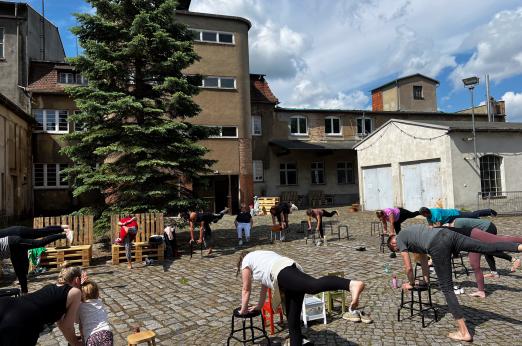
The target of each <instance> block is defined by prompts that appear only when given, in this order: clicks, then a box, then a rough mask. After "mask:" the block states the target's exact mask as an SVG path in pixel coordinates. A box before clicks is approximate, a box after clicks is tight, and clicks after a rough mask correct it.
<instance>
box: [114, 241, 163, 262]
mask: <svg viewBox="0 0 522 346" xmlns="http://www.w3.org/2000/svg"><path fill="white" fill-rule="evenodd" d="M132 245H133V246H132V250H131V253H132V261H133V262H141V261H143V260H145V258H148V259H154V260H156V261H163V260H164V259H165V244H164V243H161V244H150V243H149V242H134V243H132ZM121 262H127V257H126V256H125V246H123V245H117V244H113V245H112V264H119V263H121Z"/></svg>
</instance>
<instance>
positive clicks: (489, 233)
mask: <svg viewBox="0 0 522 346" xmlns="http://www.w3.org/2000/svg"><path fill="white" fill-rule="evenodd" d="M450 226H454V227H455V228H451V227H450V229H451V230H453V231H455V232H458V233H460V234H463V235H465V236H467V237H470V238H473V239H477V240H480V241H482V242H484V243H502V242H511V243H522V237H517V236H500V235H497V228H496V227H495V225H494V224H493V223H492V222H490V221H488V220H481V219H467V218H462V219H455V221H453V223H452V224H450ZM481 256H482V254H480V253H477V252H470V253H469V256H468V258H469V263H470V265H471V268H472V269H473V273H474V274H475V281H476V282H477V291H475V292H473V293H471V294H470V296H472V297H480V298H486V292H485V290H484V274H482V270H481V268H480V257H481ZM484 257H485V258H486V262H487V263H488V265H489V267H490V269H491V274H492V275H490V277H499V275H498V273H497V267H496V262H495V258H494V257H498V258H502V259H505V260H507V261H510V262H511V264H512V267H511V271H512V272H514V271H516V269H517V268H518V267H520V259H519V258H514V257H512V256H511V255H508V254H506V253H504V252H499V253H494V254H489V255H488V254H487V255H485V256H484Z"/></svg>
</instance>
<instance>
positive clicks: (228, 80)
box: [201, 77, 236, 89]
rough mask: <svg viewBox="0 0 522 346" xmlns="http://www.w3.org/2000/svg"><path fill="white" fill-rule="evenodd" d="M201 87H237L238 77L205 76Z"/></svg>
mask: <svg viewBox="0 0 522 346" xmlns="http://www.w3.org/2000/svg"><path fill="white" fill-rule="evenodd" d="M201 87H203V88H220V89H235V88H236V79H235V78H233V77H205V78H203V79H202V80H201Z"/></svg>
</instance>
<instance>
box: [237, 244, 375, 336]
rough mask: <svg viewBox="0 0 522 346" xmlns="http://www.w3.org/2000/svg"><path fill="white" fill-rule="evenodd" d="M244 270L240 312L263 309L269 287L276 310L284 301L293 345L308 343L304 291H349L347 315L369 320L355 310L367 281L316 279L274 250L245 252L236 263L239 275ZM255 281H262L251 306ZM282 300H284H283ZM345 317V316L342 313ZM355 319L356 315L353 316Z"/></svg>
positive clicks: (313, 292) (242, 273)
mask: <svg viewBox="0 0 522 346" xmlns="http://www.w3.org/2000/svg"><path fill="white" fill-rule="evenodd" d="M239 272H241V278H242V281H243V289H242V294H241V309H240V314H246V313H248V312H250V311H253V310H261V308H262V306H263V304H264V302H265V298H266V293H267V291H268V289H269V288H270V289H271V290H272V307H273V308H274V310H275V309H276V308H277V307H278V306H279V304H280V303H281V305H282V307H283V309H284V311H285V314H286V316H287V319H288V329H289V334H290V345H291V346H296V345H302V344H303V342H307V341H306V340H304V339H303V335H302V334H301V318H300V316H301V310H302V307H303V299H304V295H305V294H317V293H320V292H325V291H335V290H346V291H350V293H351V294H352V302H351V304H350V312H347V313H346V314H345V315H350V316H356V317H357V318H358V321H361V320H363V319H364V320H363V321H364V322H366V323H370V322H371V320H370V319H369V317H367V316H365V315H364V313H362V312H360V311H357V310H353V309H355V308H357V306H358V304H359V299H360V296H361V293H362V291H363V290H364V283H363V282H362V281H355V280H348V279H344V278H340V277H337V276H324V277H321V278H319V279H315V278H313V277H311V276H310V275H308V274H306V273H304V272H303V270H302V268H301V266H300V265H299V264H297V263H296V262H295V261H294V260H292V259H290V258H288V257H283V256H281V255H279V254H277V253H275V252H273V251H262V250H259V251H253V252H248V251H243V252H242V253H241V254H240V256H239V260H238V263H237V273H236V275H237V274H239ZM252 280H255V281H258V282H260V283H261V292H260V295H259V301H258V302H257V304H256V305H254V306H249V305H248V303H249V300H250V293H251V290H252ZM282 299H283V301H281V300H282ZM343 317H344V316H343ZM352 318H353V317H352Z"/></svg>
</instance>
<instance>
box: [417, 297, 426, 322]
mask: <svg viewBox="0 0 522 346" xmlns="http://www.w3.org/2000/svg"><path fill="white" fill-rule="evenodd" d="M417 295H418V297H419V311H420V315H421V321H422V328H424V327H425V325H424V311H422V296H421V291H417Z"/></svg>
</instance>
